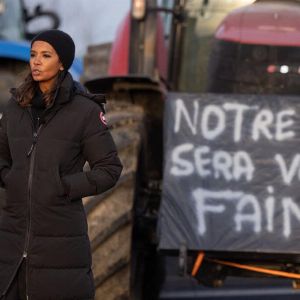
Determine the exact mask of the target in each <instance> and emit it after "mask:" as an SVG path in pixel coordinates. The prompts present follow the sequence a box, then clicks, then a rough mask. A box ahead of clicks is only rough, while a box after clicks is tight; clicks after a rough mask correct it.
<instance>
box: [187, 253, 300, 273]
mask: <svg viewBox="0 0 300 300" xmlns="http://www.w3.org/2000/svg"><path fill="white" fill-rule="evenodd" d="M204 256H205V254H204V252H203V251H201V252H199V254H198V256H197V259H196V261H195V263H194V266H193V270H192V273H191V274H192V276H193V277H195V276H196V274H197V273H198V271H199V270H200V267H201V264H202V262H203V260H204ZM205 259H206V260H207V261H211V262H215V263H218V264H221V265H225V266H229V267H234V268H238V269H243V270H248V271H253V272H258V273H263V274H268V275H272V276H279V277H285V278H291V279H300V274H298V273H292V272H285V271H278V270H272V269H267V268H262V267H256V266H250V265H245V264H239V263H235V262H230V261H224V260H219V259H212V258H205Z"/></svg>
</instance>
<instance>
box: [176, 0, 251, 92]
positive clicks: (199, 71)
mask: <svg viewBox="0 0 300 300" xmlns="http://www.w3.org/2000/svg"><path fill="white" fill-rule="evenodd" d="M253 2H254V0H187V2H186V15H187V19H186V24H185V25H186V27H185V35H184V44H183V57H182V62H181V67H180V74H179V87H178V89H179V90H180V91H189V92H203V91H205V87H206V85H207V67H208V62H209V56H210V52H211V45H212V40H213V36H214V33H215V30H216V28H217V27H218V25H219V24H220V22H221V21H222V20H223V19H224V17H225V16H226V15H227V14H228V13H229V12H230V11H231V10H233V9H235V8H238V7H241V6H244V5H247V4H251V3H253Z"/></svg>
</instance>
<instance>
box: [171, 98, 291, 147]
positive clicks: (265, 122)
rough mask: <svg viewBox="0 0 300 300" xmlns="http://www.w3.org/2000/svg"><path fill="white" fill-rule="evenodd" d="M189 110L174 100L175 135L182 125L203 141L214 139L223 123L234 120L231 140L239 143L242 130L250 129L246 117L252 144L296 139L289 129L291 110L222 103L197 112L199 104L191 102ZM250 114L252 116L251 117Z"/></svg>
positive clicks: (224, 126)
mask: <svg viewBox="0 0 300 300" xmlns="http://www.w3.org/2000/svg"><path fill="white" fill-rule="evenodd" d="M191 110H192V111H189V110H188V108H187V106H186V105H185V103H184V101H183V100H181V99H177V100H176V102H175V122H174V132H175V133H178V132H180V131H181V129H182V126H183V125H182V124H183V123H184V124H185V125H186V126H187V128H188V129H189V130H190V132H191V133H192V135H197V134H199V131H200V132H201V134H202V136H203V138H205V139H206V140H214V139H216V138H218V137H220V136H222V134H224V132H225V129H226V124H228V122H227V121H228V119H230V120H233V126H232V130H233V133H232V135H233V140H234V142H239V141H240V140H241V136H242V134H243V128H244V127H245V126H247V127H248V126H249V124H247V122H245V119H246V117H247V116H248V114H249V116H251V118H252V120H251V138H252V140H254V141H258V140H259V139H261V138H262V137H264V138H266V139H267V140H277V141H284V140H287V139H291V138H293V137H294V136H295V132H294V131H293V130H290V127H291V126H292V125H293V124H294V119H293V118H292V117H293V116H294V115H295V111H294V110H293V109H285V110H281V111H279V112H273V111H271V110H270V109H266V108H262V109H259V107H258V106H249V105H246V104H240V103H224V104H223V105H215V104H209V105H205V106H204V107H203V109H202V111H200V103H199V101H197V100H194V101H193V105H192V109H191ZM253 112H255V113H254V114H253ZM250 113H251V114H250ZM253 115H254V116H253ZM249 116H248V117H249ZM245 123H246V124H245Z"/></svg>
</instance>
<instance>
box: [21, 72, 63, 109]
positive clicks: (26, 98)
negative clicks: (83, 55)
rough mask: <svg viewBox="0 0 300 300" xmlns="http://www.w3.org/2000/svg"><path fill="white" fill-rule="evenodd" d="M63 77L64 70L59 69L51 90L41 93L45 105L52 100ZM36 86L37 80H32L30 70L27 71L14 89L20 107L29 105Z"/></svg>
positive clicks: (36, 88) (37, 86)
mask: <svg viewBox="0 0 300 300" xmlns="http://www.w3.org/2000/svg"><path fill="white" fill-rule="evenodd" d="M63 77H64V72H61V71H59V73H58V75H57V78H56V82H55V83H54V85H53V87H52V88H51V90H50V91H48V92H47V93H44V94H43V98H44V101H45V104H46V106H49V105H50V104H51V103H52V102H53V100H54V96H55V92H56V90H57V88H58V87H59V85H60V83H61V81H62V79H63ZM38 88H39V85H38V82H37V81H34V80H33V78H32V75H31V72H28V74H27V75H26V77H25V79H24V80H23V82H22V83H21V85H20V86H19V87H17V89H16V97H17V101H18V102H19V104H20V105H21V106H22V107H26V106H30V104H31V102H32V98H33V97H34V95H35V93H36V91H37V90H38Z"/></svg>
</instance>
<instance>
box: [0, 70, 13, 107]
mask: <svg viewBox="0 0 300 300" xmlns="http://www.w3.org/2000/svg"><path fill="white" fill-rule="evenodd" d="M14 86H15V76H14V74H13V73H11V72H10V71H7V70H0V111H1V112H2V111H3V105H4V104H5V103H6V102H7V101H8V100H9V98H10V93H9V90H10V89H11V88H12V87H14Z"/></svg>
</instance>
